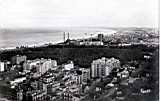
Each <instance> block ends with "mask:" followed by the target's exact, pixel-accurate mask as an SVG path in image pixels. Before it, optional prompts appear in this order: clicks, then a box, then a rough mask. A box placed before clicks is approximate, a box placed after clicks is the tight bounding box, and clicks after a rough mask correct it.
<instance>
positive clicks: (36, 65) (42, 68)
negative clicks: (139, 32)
mask: <svg viewBox="0 0 160 101" xmlns="http://www.w3.org/2000/svg"><path fill="white" fill-rule="evenodd" d="M54 62H55V61H54ZM53 65H57V64H56V63H54V64H52V60H51V59H43V58H42V59H36V60H33V61H27V62H25V63H24V65H23V70H24V71H25V72H27V71H31V70H33V69H34V72H35V76H37V75H42V74H44V73H45V72H47V71H48V70H49V69H51V68H52V66H53Z"/></svg>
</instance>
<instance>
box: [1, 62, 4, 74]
mask: <svg viewBox="0 0 160 101" xmlns="http://www.w3.org/2000/svg"><path fill="white" fill-rule="evenodd" d="M3 71H4V62H0V72H3Z"/></svg>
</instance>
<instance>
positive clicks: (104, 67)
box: [91, 57, 120, 78]
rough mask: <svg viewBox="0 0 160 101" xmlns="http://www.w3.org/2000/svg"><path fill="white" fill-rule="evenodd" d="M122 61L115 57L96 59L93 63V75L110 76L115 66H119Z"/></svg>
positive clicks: (93, 76)
mask: <svg viewBox="0 0 160 101" xmlns="http://www.w3.org/2000/svg"><path fill="white" fill-rule="evenodd" d="M119 67H120V61H119V60H118V59H115V58H110V59H108V58H105V57H102V58H101V59H97V60H94V61H93V62H92V63H91V77H92V78H95V77H103V76H108V75H109V73H110V72H111V71H112V69H113V68H119Z"/></svg>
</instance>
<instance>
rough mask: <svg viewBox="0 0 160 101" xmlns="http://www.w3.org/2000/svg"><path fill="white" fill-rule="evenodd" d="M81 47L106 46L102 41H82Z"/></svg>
mask: <svg viewBox="0 0 160 101" xmlns="http://www.w3.org/2000/svg"><path fill="white" fill-rule="evenodd" d="M80 45H86V46H90V45H93V46H99V45H104V43H103V42H102V41H82V42H80Z"/></svg>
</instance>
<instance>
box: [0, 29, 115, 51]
mask: <svg viewBox="0 0 160 101" xmlns="http://www.w3.org/2000/svg"><path fill="white" fill-rule="evenodd" d="M64 32H65V33H66V34H65V35H66V36H65V38H66V39H67V38H68V36H67V35H68V34H67V33H69V38H70V39H82V38H89V37H95V36H97V35H98V34H104V35H111V34H113V33H116V31H115V30H112V29H107V28H53V29H0V49H1V50H4V49H14V48H16V47H20V46H28V47H33V46H41V45H44V44H48V43H51V44H56V43H59V42H63V41H64Z"/></svg>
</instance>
